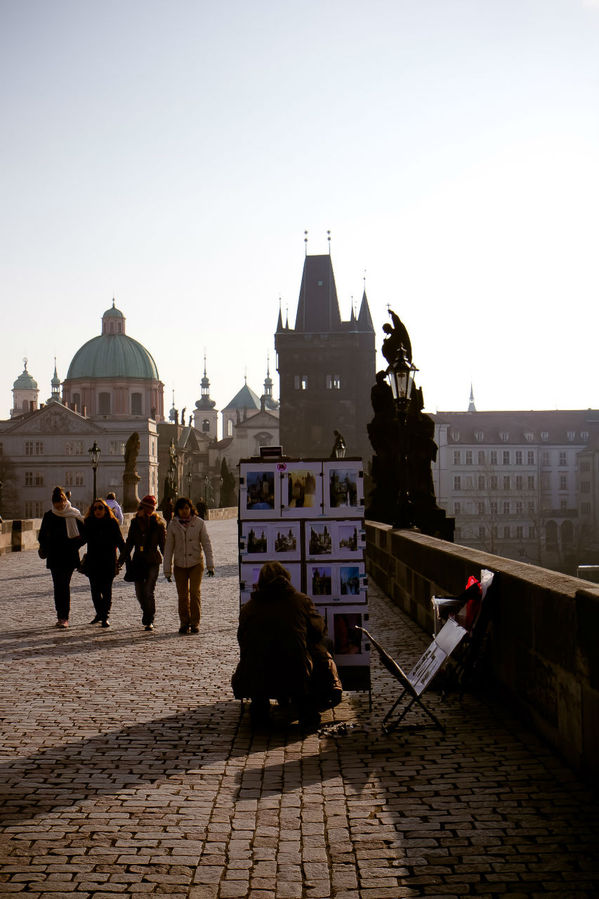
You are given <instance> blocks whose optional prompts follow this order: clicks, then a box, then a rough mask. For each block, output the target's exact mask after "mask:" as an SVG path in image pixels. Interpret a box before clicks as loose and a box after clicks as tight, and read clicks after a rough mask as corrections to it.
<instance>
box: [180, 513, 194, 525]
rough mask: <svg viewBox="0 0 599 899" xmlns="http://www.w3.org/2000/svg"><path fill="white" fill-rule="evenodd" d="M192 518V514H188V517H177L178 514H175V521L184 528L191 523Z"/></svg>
mask: <svg viewBox="0 0 599 899" xmlns="http://www.w3.org/2000/svg"><path fill="white" fill-rule="evenodd" d="M192 518H193V515H190V517H189V518H179V516H178V515H177V521H178V522H179V524H180V525H181V526H182V527H184V528H186V527H187V526H188V525H189V524H191V520H192Z"/></svg>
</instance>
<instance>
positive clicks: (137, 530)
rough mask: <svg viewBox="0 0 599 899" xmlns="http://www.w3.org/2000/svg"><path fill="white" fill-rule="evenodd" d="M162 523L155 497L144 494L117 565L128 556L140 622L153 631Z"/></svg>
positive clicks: (160, 558) (161, 553) (161, 546)
mask: <svg viewBox="0 0 599 899" xmlns="http://www.w3.org/2000/svg"><path fill="white" fill-rule="evenodd" d="M165 541H166V525H165V523H164V521H163V520H162V518H160V516H159V515H157V514H156V497H155V496H149V495H148V496H144V498H143V499H142V501H141V502H140V504H139V508H138V510H137V514H136V516H135V518H134V519H133V521H132V522H131V524H130V525H129V533H128V534H127V539H126V541H125V552H124V553H123V555H122V557H121V558H120V559H119V564H120V563H121V562H124V561H125V560H126V559H129V558H130V556H131V552H132V551H133V557H132V559H131V564H132V565H133V569H134V572H135V595H136V596H137V601H138V602H139V604H140V606H141V611H142V619H141V623H142V624H143V626H144V627H145V629H146V630H147V631H153V630H154V616H155V615H156V599H155V596H154V590H155V588H156V581H157V580H158V572H159V571H160V563H161V562H162V556H163V554H164V544H165Z"/></svg>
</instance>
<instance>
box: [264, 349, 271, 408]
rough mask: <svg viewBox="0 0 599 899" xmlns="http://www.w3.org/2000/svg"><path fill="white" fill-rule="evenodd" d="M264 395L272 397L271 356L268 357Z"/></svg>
mask: <svg viewBox="0 0 599 899" xmlns="http://www.w3.org/2000/svg"><path fill="white" fill-rule="evenodd" d="M264 394H265V396H269V397H272V378H271V376H270V356H269V355H268V354H267V355H266V377H265V378H264Z"/></svg>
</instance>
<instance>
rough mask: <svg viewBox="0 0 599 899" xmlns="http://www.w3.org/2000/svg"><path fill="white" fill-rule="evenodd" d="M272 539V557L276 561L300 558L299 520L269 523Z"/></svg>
mask: <svg viewBox="0 0 599 899" xmlns="http://www.w3.org/2000/svg"><path fill="white" fill-rule="evenodd" d="M268 527H269V531H270V534H271V539H272V553H271V555H272V558H273V559H276V561H277V562H284V561H285V560H286V559H300V558H301V554H302V543H301V535H300V523H299V521H280V522H277V523H274V522H271V523H270V524H269V526H268ZM298 589H299V588H298Z"/></svg>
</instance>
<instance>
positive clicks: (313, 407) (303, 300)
mask: <svg viewBox="0 0 599 899" xmlns="http://www.w3.org/2000/svg"><path fill="white" fill-rule="evenodd" d="M275 349H276V352H277V370H278V372H279V376H280V440H281V444H282V446H283V451H284V452H285V454H286V455H289V456H299V457H305V458H309V457H323V456H329V455H330V454H331V449H332V446H333V443H334V431H335V430H338V431H340V432H341V433H342V435H343V437H344V439H345V444H346V447H347V452H348V454H349V455H352V456H361V457H362V458H364V459H369V458H370V456H371V454H372V449H371V446H370V443H369V440H368V434H367V431H366V424H367V422H368V421H369V419H370V418H371V417H372V409H371V405H370V390H371V387H372V385H373V384H374V380H375V343H374V328H373V325H372V319H371V317H370V310H369V308H368V300H367V298H366V292H364V295H363V297H362V303H361V306H360V311H359V315H358V317H357V318H356V316H355V315H354V312H353V309H352V314H351V318H350V320H349V321H342V320H341V316H340V313H339V303H338V300H337V288H336V285H335V275H334V273H333V266H332V262H331V257H330V255H320V256H306V258H305V260H304V270H303V275H302V282H301V287H300V295H299V301H298V306H297V314H296V319H295V327H294V328H290V327H289V324H288V323H287V324H285V325H283V321H282V316H281V312H280V311H279V319H278V322H277V330H276V334H275Z"/></svg>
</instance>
